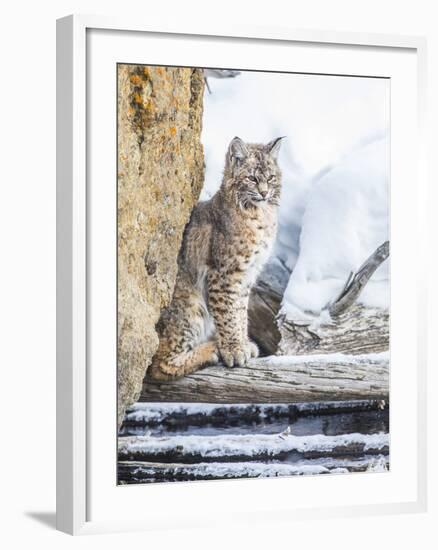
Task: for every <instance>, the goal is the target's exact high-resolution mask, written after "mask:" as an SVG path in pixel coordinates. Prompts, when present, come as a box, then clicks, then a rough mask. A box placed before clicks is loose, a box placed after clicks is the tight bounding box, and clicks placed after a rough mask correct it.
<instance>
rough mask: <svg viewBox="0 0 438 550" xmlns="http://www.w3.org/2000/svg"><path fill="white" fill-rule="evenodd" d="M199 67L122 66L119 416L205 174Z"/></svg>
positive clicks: (143, 365) (148, 353) (139, 377)
mask: <svg viewBox="0 0 438 550" xmlns="http://www.w3.org/2000/svg"><path fill="white" fill-rule="evenodd" d="M203 92H204V78H203V74H202V71H201V70H199V69H189V68H164V67H147V66H139V65H119V67H118V419H119V424H120V423H121V421H122V419H123V415H124V411H125V409H126V407H127V406H128V405H130V404H132V403H134V402H135V401H136V400H137V399H138V397H139V395H140V391H141V387H142V381H143V378H144V375H145V372H146V369H147V367H148V366H149V364H150V362H151V359H152V356H153V355H154V353H155V351H156V348H157V346H158V337H157V334H156V331H155V324H156V323H157V321H158V318H159V315H160V312H161V310H162V309H163V308H164V307H166V306H167V305H168V304H169V301H170V299H171V297H172V293H173V288H174V284H175V277H176V272H177V256H178V251H179V248H180V244H181V239H182V235H183V231H184V227H185V225H186V223H187V222H188V220H189V218H190V214H191V211H192V209H193V206H194V205H195V204H196V202H197V200H198V197H199V193H200V191H201V189H202V185H203V181H204V156H203V148H202V145H201V141H200V134H201V125H202V109H203Z"/></svg>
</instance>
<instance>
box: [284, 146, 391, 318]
mask: <svg viewBox="0 0 438 550" xmlns="http://www.w3.org/2000/svg"><path fill="white" fill-rule="evenodd" d="M387 151H388V144H387V140H386V139H380V140H378V141H375V142H373V143H371V144H369V145H367V146H365V147H362V148H360V149H358V150H356V151H355V152H353V153H352V154H350V155H349V156H348V157H347V158H345V159H344V160H343V161H342V162H340V163H339V164H338V165H337V166H336V167H334V168H333V169H332V170H330V171H329V172H327V173H326V174H325V175H324V176H323V177H322V178H321V179H320V180H319V181H318V182H317V183H316V184H315V185H314V187H313V188H312V190H311V191H310V193H309V197H308V203H307V207H306V211H305V213H304V216H303V225H302V229H301V236H300V254H299V257H298V260H297V263H296V265H295V267H294V270H293V272H292V275H291V277H290V279H289V283H288V286H287V288H286V291H285V293H284V297H283V304H282V308H283V313H286V314H289V313H291V312H293V317H294V318H296V317H297V316H298V315H297V313H296V312H295V309H298V310H299V311H301V312H303V313H305V312H311V313H314V314H319V313H320V312H321V311H322V310H323V309H324V308H325V307H326V306H327V305H329V303H330V302H331V301H332V300H333V299H334V298H336V297H337V296H338V295H339V293H340V292H341V291H342V289H343V287H344V285H345V281H346V279H347V277H348V274H349V273H350V272H352V271H353V272H355V271H357V269H358V268H359V267H360V266H361V265H362V263H363V262H364V261H365V260H366V259H367V258H368V257H369V256H370V255H371V254H372V253H373V252H374V251H375V250H376V248H377V247H378V246H380V245H381V244H382V243H383V242H385V241H386V240H388V238H389V220H388V215H389V211H388V204H389V201H388V192H389V189H388V181H387V158H388V154H387ZM388 279H389V274H388V262H384V263H383V264H382V265H381V266H380V267H379V268H378V269H377V271H376V273H375V274H374V275H373V277H372V279H371V280H370V282H369V283H368V285H367V286H366V287H365V289H364V291H363V292H362V294H361V295H360V297H359V302H360V303H365V304H366V305H368V306H370V307H377V308H387V307H388V305H389V304H388V300H389V291H388V290H389V289H388Z"/></svg>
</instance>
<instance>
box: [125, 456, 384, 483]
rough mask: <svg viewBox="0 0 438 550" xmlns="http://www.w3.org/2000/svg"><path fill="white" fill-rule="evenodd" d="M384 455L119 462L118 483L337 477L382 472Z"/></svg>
mask: <svg viewBox="0 0 438 550" xmlns="http://www.w3.org/2000/svg"><path fill="white" fill-rule="evenodd" d="M388 467H389V462H388V456H385V455H383V454H382V455H377V456H376V457H375V459H374V460H370V458H369V457H359V458H356V457H349V458H347V459H345V458H330V457H328V458H324V459H320V458H319V459H307V460H306V461H298V462H295V463H293V464H288V463H268V464H266V463H262V462H227V463H223V462H213V463H212V462H201V463H199V464H184V463H167V464H163V463H159V462H158V463H157V462H138V461H120V462H119V463H118V479H119V482H121V483H153V482H157V481H201V480H212V479H239V478H249V477H282V476H293V475H298V476H299V475H317V474H341V473H350V472H365V471H385V470H387V469H388Z"/></svg>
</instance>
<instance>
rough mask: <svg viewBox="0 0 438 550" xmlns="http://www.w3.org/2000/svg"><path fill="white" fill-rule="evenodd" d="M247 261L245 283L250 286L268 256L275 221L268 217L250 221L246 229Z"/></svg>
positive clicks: (272, 239) (273, 235)
mask: <svg viewBox="0 0 438 550" xmlns="http://www.w3.org/2000/svg"><path fill="white" fill-rule="evenodd" d="M248 230H249V232H248V233H249V235H248V245H249V246H248V260H247V266H246V277H245V279H246V281H247V284H249V285H250V286H252V285H253V284H254V283H255V281H256V279H257V277H258V275H259V273H260V271H261V270H262V268H263V266H264V265H265V263H266V261H267V260H268V258H269V256H270V255H271V251H272V246H273V244H274V238H275V233H276V219H275V218H274V217H272V216H269V213H268V214H267V215H266V216H265V217H264V218H259V219H257V220H255V221H252V223H251V225H250V226H249V227H248Z"/></svg>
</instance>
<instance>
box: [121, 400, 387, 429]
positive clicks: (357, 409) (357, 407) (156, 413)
mask: <svg viewBox="0 0 438 550" xmlns="http://www.w3.org/2000/svg"><path fill="white" fill-rule="evenodd" d="M388 409H389V407H388V403H387V402H382V401H377V400H373V401H365V400H361V401H323V402H317V403H294V404H293V403H273V404H265V403H256V404H252V403H247V404H238V403H236V404H234V403H233V404H231V405H229V404H211V403H163V404H162V403H150V402H146V403H145V402H138V403H135V404H134V405H132V406H131V407H130V408H129V409H128V410H127V411H126V415H125V419H124V421H123V427H124V428H127V427H139V428H140V427H143V428H153V427H156V426H165V427H166V428H167V429H175V428H179V427H181V428H186V427H187V426H198V427H199V426H207V425H210V426H217V427H221V428H224V427H227V426H235V425H239V426H245V425H249V426H253V425H254V424H260V423H267V422H268V423H274V422H280V421H282V422H285V421H287V422H288V423H293V422H296V421H297V420H298V419H299V418H307V417H314V416H323V417H324V421H325V422H329V418H330V417H333V416H335V417H337V416H339V415H344V416H350V417H354V416H355V415H358V414H359V413H361V414H363V413H364V414H365V415H374V416H375V417H377V416H379V415H380V416H381V417H382V418H384V419H386V418H387V416H388ZM358 431H361V430H358ZM362 433H363V432H362Z"/></svg>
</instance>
